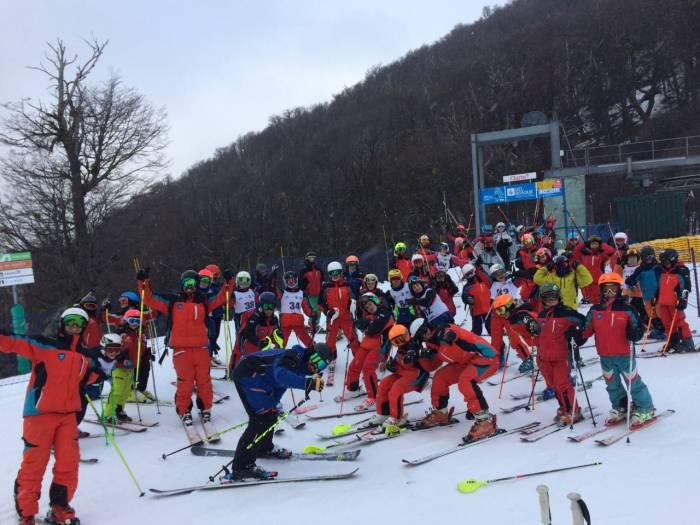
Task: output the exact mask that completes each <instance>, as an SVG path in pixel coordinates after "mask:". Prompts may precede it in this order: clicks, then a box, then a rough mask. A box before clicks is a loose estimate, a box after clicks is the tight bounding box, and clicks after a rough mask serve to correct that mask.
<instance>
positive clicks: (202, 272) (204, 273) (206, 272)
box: [199, 268, 214, 280]
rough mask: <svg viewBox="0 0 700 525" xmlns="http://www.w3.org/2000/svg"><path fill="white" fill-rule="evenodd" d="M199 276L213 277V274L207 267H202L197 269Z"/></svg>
mask: <svg viewBox="0 0 700 525" xmlns="http://www.w3.org/2000/svg"><path fill="white" fill-rule="evenodd" d="M199 276H200V277H209V279H212V280H213V279H214V274H213V273H212V272H211V270H209V269H208V268H204V269H203V270H199Z"/></svg>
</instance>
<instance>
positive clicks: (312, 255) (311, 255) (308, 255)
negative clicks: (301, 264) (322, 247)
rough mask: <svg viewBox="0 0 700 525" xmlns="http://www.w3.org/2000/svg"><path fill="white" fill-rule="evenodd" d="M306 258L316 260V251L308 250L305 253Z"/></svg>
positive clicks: (310, 260) (311, 260) (306, 259)
mask: <svg viewBox="0 0 700 525" xmlns="http://www.w3.org/2000/svg"><path fill="white" fill-rule="evenodd" d="M304 260H305V261H307V262H311V263H312V262H314V261H315V260H316V252H312V251H309V252H306V255H304Z"/></svg>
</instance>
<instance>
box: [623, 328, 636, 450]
mask: <svg viewBox="0 0 700 525" xmlns="http://www.w3.org/2000/svg"><path fill="white" fill-rule="evenodd" d="M634 349H635V347H634V341H633V342H632V346H630V364H629V368H628V369H627V373H628V374H629V375H628V376H627V432H629V431H630V421H631V418H630V415H631V414H630V412H631V411H632V381H633V377H632V363H633V362H634ZM624 376H625V374H624V373H623V374H622V377H623V378H624ZM629 442H630V436H629V434H627V443H629Z"/></svg>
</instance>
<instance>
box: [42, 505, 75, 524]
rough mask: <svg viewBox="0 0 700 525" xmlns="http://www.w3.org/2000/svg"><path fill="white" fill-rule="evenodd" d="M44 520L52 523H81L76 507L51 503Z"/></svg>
mask: <svg viewBox="0 0 700 525" xmlns="http://www.w3.org/2000/svg"><path fill="white" fill-rule="evenodd" d="M44 521H45V522H46V523H50V524H51V525H80V520H79V519H78V518H77V516H76V515H75V509H74V508H73V507H71V506H70V505H55V504H54V505H51V507H50V508H49V512H48V513H47V514H46V518H45V519H44Z"/></svg>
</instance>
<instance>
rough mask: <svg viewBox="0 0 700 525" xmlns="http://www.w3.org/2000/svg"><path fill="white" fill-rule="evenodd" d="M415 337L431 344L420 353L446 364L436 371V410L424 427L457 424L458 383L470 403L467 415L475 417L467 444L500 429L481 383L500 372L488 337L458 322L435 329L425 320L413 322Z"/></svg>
mask: <svg viewBox="0 0 700 525" xmlns="http://www.w3.org/2000/svg"><path fill="white" fill-rule="evenodd" d="M410 333H411V337H412V338H414V339H416V340H417V341H419V342H421V343H425V344H426V345H427V349H426V350H422V351H421V353H420V355H421V356H425V355H432V356H433V357H434V359H436V360H438V361H439V362H442V363H444V365H443V366H442V367H441V368H439V369H438V371H437V372H435V375H434V376H433V383H432V386H431V387H430V401H431V405H432V410H431V412H430V413H428V415H427V416H426V417H425V419H423V421H422V422H421V424H420V426H422V427H425V428H429V427H433V426H438V425H448V424H450V423H453V422H454V420H453V418H452V414H453V412H454V407H453V408H450V409H448V405H449V401H450V386H451V385H454V384H456V385H457V387H458V389H459V392H460V393H461V394H462V396H463V397H464V401H465V402H466V404H467V411H468V412H467V418H468V419H472V418H473V419H474V424H473V425H472V428H471V429H470V430H469V433H468V434H467V435H466V436H465V437H464V438H463V440H464V442H465V443H470V442H473V441H477V440H479V439H483V438H487V437H489V436H492V435H494V434H495V433H496V432H498V427H497V426H496V416H494V415H492V414H491V412H490V411H489V405H488V403H487V402H486V398H485V396H484V393H483V392H482V390H481V387H480V386H479V383H482V382H483V381H485V380H486V379H487V378H489V377H491V376H492V375H493V374H495V373H496V372H497V371H498V362H499V355H498V351H497V350H496V349H495V348H494V347H493V346H491V345H490V344H489V343H488V342H487V341H486V340H485V339H483V338H481V337H479V336H478V335H476V334H474V333H472V332H470V331H468V330H465V329H464V328H460V327H459V326H457V325H455V324H449V325H445V326H441V327H439V328H435V329H433V328H431V327H430V325H429V324H428V323H426V321H425V319H416V320H415V321H413V323H411V328H410Z"/></svg>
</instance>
